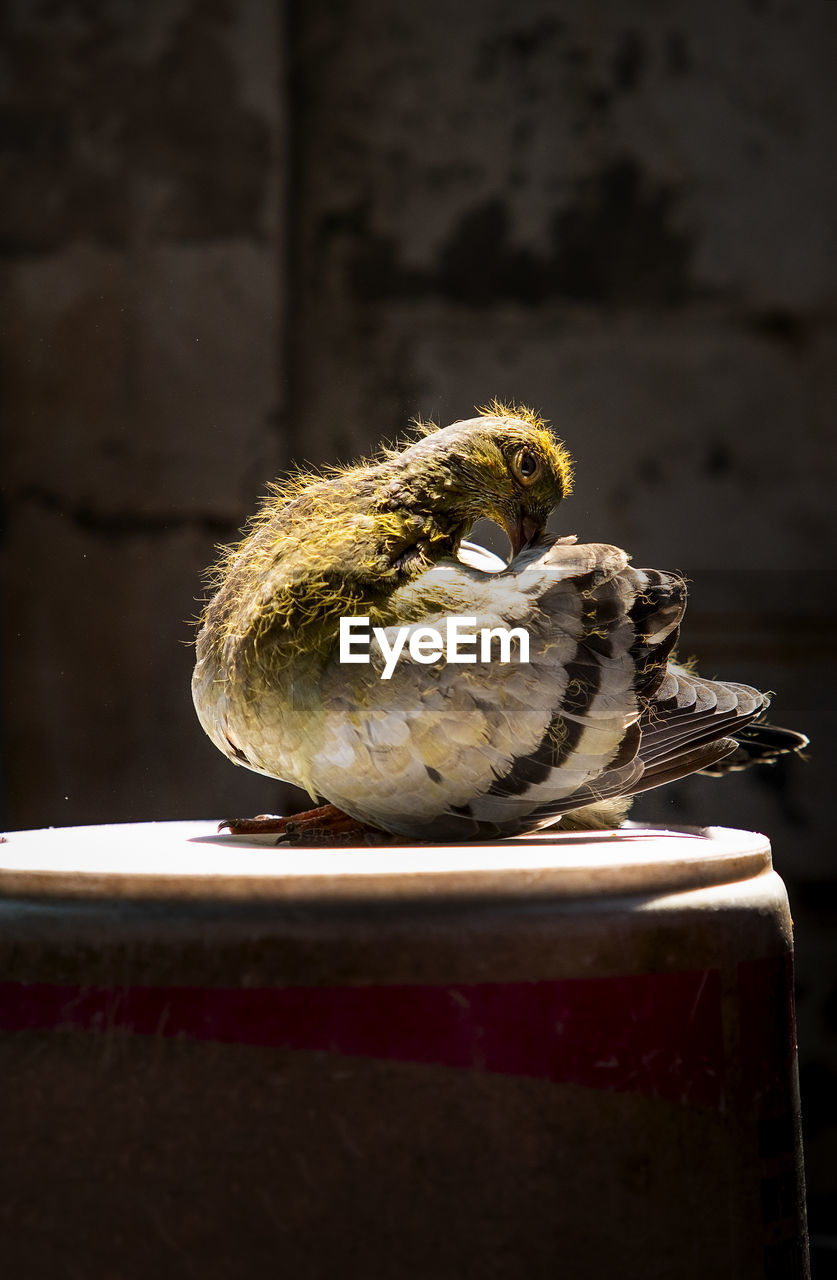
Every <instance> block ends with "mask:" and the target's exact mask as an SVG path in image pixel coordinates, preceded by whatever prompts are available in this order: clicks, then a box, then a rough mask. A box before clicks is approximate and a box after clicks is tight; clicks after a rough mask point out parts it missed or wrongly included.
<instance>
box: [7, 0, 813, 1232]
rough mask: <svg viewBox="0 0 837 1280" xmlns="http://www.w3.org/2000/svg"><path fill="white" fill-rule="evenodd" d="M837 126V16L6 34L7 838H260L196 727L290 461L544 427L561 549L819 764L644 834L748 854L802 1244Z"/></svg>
mask: <svg viewBox="0 0 837 1280" xmlns="http://www.w3.org/2000/svg"><path fill="white" fill-rule="evenodd" d="M835 86H837V5H834V4H828V3H820V4H816V5H810V4H806V3H803V0H750V3H745V2H744V0H735V2H734V3H731V4H727V3H720V2H719V0H713V2H712V3H709V4H704V5H695V4H693V3H691V2H690V0H637V3H636V4H634V5H631V6H628V7H626V6H625V5H624V4H620V3H617V0H600V3H598V4H595V5H588V4H585V3H583V2H582V0H565V2H563V3H562V2H560V0H552V2H548V0H519V2H518V3H517V4H516V5H513V6H510V5H508V4H507V3H505V0H480V2H475V0H463V2H462V3H459V4H450V3H445V4H442V3H440V2H439V0H424V3H421V4H415V3H412V0H389V2H387V0H307V2H306V3H305V4H292V3H286V4H278V3H270V0H150V2H148V3H144V4H141V3H139V0H134V2H129V0H118V2H115V3H109V4H105V3H104V2H102V3H97V2H96V0H93V2H92V3H82V0H67V2H66V3H63V4H46V3H33V4H23V3H20V4H17V5H15V4H9V5H6V6H4V7H3V8H2V9H0V98H1V99H2V104H1V105H0V125H1V126H2V135H1V137H2V146H3V154H2V161H0V164H2V169H0V174H2V190H3V198H2V201H0V251H2V256H0V308H2V318H1V321H0V322H1V323H2V329H1V330H0V344H1V345H2V381H1V382H0V414H2V426H1V427H0V430H1V431H2V470H0V483H2V490H3V498H4V503H5V508H6V521H5V529H6V531H5V540H4V543H3V547H2V553H1V554H2V565H3V573H4V583H5V585H4V589H3V604H2V626H3V632H2V650H0V662H2V674H3V682H4V701H3V722H2V735H3V751H2V760H3V771H4V789H5V810H6V817H5V822H6V824H7V825H9V826H41V825H46V824H50V823H56V824H64V823H79V822H95V821H104V820H130V819H142V818H175V817H191V816H196V815H205V814H224V813H229V812H235V811H239V810H243V811H254V810H262V809H266V808H274V807H278V806H280V805H281V804H283V803H288V802H289V797H288V795H287V794H286V793H284V792H283V790H282V789H281V788H280V787H278V786H275V785H274V784H271V783H270V782H268V781H267V780H262V779H258V778H256V777H255V776H251V775H248V774H246V773H245V772H244V771H243V770H236V769H234V768H233V767H232V766H230V765H229V764H228V763H227V762H226V761H224V760H223V759H222V758H221V757H220V756H219V755H218V753H217V752H216V751H215V750H214V748H212V747H211V745H210V744H209V743H208V741H207V740H206V739H205V738H204V737H203V734H202V733H201V731H200V729H199V727H198V725H197V722H196V720H195V719H194V716H193V713H192V709H191V703H190V698H189V689H188V683H189V673H190V668H191V656H190V652H189V649H188V642H189V640H190V635H191V630H190V625H189V619H190V618H191V617H193V616H194V614H195V612H196V610H197V608H198V604H197V597H199V595H200V580H199V572H200V570H201V569H202V568H203V567H204V566H205V565H206V564H208V563H209V562H210V560H211V559H212V557H213V545H214V544H215V543H216V542H218V541H223V540H228V539H230V538H231V537H232V536H234V534H235V531H236V529H237V528H238V527H239V526H240V524H241V522H242V521H243V519H244V518H245V516H246V515H247V514H248V513H249V512H250V511H251V510H252V509H253V506H254V503H255V499H256V497H257V495H258V494H259V493H260V491H261V490H262V487H263V484H264V481H265V480H266V479H267V478H269V477H270V476H271V475H272V474H274V473H275V472H276V471H277V470H279V469H280V468H281V467H282V466H284V465H286V464H287V463H288V462H289V461H290V460H291V459H293V458H296V459H298V460H303V459H305V458H309V459H311V460H313V461H320V460H324V459H327V460H333V459H334V458H335V457H341V458H346V457H350V456H352V455H353V454H354V453H356V452H357V451H362V450H366V449H368V448H370V447H371V446H373V445H374V444H375V443H376V442H377V441H378V439H379V438H380V436H381V435H384V434H386V435H392V434H394V433H396V432H397V431H398V430H399V429H400V428H401V427H403V426H404V425H405V424H406V422H407V420H408V419H409V418H410V417H411V416H412V415H414V414H416V413H421V414H423V415H425V416H431V417H434V418H436V420H438V421H442V422H447V421H450V420H452V419H454V418H457V417H462V416H466V415H468V414H469V413H470V412H471V410H472V408H473V406H474V405H475V404H480V403H484V402H485V401H487V400H489V399H490V398H491V397H493V396H495V395H497V396H499V397H501V398H508V399H510V400H520V401H523V402H525V403H529V404H532V405H534V406H535V407H537V408H540V409H541V410H542V411H543V412H544V413H545V414H546V416H548V417H549V418H550V419H551V420H552V421H553V423H554V424H555V426H556V429H557V431H558V432H559V434H560V435H562V436H563V437H564V439H565V440H566V442H567V444H568V445H569V447H570V449H571V451H572V452H573V454H574V456H575V458H576V459H577V485H576V494H575V496H573V498H572V499H571V500H570V501H568V502H567V503H566V505H565V507H564V508H563V509H562V510H561V511H560V512H559V514H558V516H557V517H556V519H557V527H559V528H561V529H563V530H564V531H574V532H577V533H579V534H580V535H581V536H583V537H593V538H597V539H605V540H609V541H613V542H616V543H619V544H621V545H624V546H626V547H627V548H628V549H629V550H631V551H632V553H633V555H634V558H635V561H636V562H637V563H640V564H652V565H658V566H660V567H667V568H668V567H670V568H676V569H680V570H682V571H684V572H685V573H686V574H687V575H688V576H689V577H690V578H691V580H692V605H691V608H690V614H689V620H688V625H687V627H686V630H685V635H684V642H683V646H682V647H683V650H684V651H685V652H686V653H691V652H694V653H696V654H698V655H699V656H700V658H701V661H702V668H703V669H704V670H705V671H706V672H707V673H709V674H722V675H729V676H732V677H737V678H741V679H746V680H752V681H754V682H756V683H759V684H761V685H762V687H767V688H771V689H774V690H775V691H776V695H777V696H776V700H775V704H774V713H775V714H774V718H775V719H776V721H777V722H779V723H787V724H790V725H793V726H795V727H798V728H802V729H805V730H806V731H808V732H809V733H810V734H811V736H812V739H813V746H812V749H811V755H810V762H809V763H808V764H807V765H803V764H801V763H800V762H798V761H792V762H789V763H788V764H786V765H783V766H781V767H777V768H776V769H774V770H771V771H766V772H762V773H761V774H759V775H756V774H753V775H748V776H740V777H735V778H732V779H728V780H726V781H725V782H723V783H716V782H712V781H710V780H695V781H694V782H690V783H689V784H684V785H683V786H681V787H678V788H677V789H672V790H671V791H668V792H665V793H661V794H660V795H659V796H653V795H652V796H650V797H648V798H647V800H646V801H644V802H643V805H642V806H641V807H639V808H638V810H637V816H640V817H642V816H644V817H647V818H648V819H649V820H650V819H654V820H662V821H680V822H690V823H709V822H724V823H727V824H730V825H737V826H745V827H747V826H751V827H756V828H760V829H763V830H766V831H767V832H768V834H769V835H770V836H771V838H772V840H773V843H774V849H775V854H776V861H777V865H778V867H779V869H780V871H781V872H782V873H783V875H784V876H785V878H786V880H787V881H788V884H789V887H790V890H791V898H792V905H793V906H794V910H795V916H796V919H797V929H798V952H799V967H800V998H799V1014H800V1034H801V1037H802V1043H803V1073H804V1079H805V1081H806V1090H807V1097H808V1100H809V1101H808V1106H807V1113H808V1123H809V1133H808V1159H809V1176H810V1180H811V1185H812V1211H813V1212H812V1216H813V1219H814V1222H815V1226H817V1229H818V1230H819V1231H820V1232H821V1233H822V1232H824V1231H826V1227H825V1226H824V1225H823V1224H824V1223H826V1219H827V1216H828V1213H830V1211H831V1207H832V1205H833V1204H835V1203H837V1112H835V1108H834V1103H833V1098H834V1097H835V1096H837V1029H835V1023H837V975H835V970H836V969H837V961H835V955H834V946H833V931H834V928H835V925H837V870H835V861H834V852H833V850H834V839H833V835H832V824H831V821H830V819H829V817H828V810H827V804H826V801H827V797H829V796H830V790H831V786H832V777H833V773H834V766H835V742H837V695H835V692H834V689H835V674H837V672H836V671H835V666H836V665H837V664H835V659H834V650H835V635H836V634H837V627H835V611H836V609H835V588H836V587H837V574H835V563H837V561H836V560H835V551H837V548H835V532H834V530H835V522H834V493H835V481H836V480H837V475H835V472H837V466H835V459H836V458H837V443H835V408H836V407H837V330H835V317H836V316H837V312H835V294H836V291H837V252H835V250H837V164H835V156H837V104H836V103H835V95H836V94H837V89H836V88H835ZM290 802H293V801H290ZM831 1230H832V1234H834V1235H835V1236H837V1228H835V1227H833V1225H832V1228H831Z"/></svg>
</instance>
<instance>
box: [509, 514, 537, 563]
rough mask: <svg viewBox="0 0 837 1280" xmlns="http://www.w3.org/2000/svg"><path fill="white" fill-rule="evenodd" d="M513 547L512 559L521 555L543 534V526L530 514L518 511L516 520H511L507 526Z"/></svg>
mask: <svg viewBox="0 0 837 1280" xmlns="http://www.w3.org/2000/svg"><path fill="white" fill-rule="evenodd" d="M505 528H506V533H507V534H508V539H509V542H510V543H511V547H512V559H514V557H515V556H517V555H520V552H521V551H522V550H523V549H524V547H528V545H529V543H530V542H532V541H533V540H534V539H535V538H537V537H538V535H539V534H541V533H543V528H544V527H543V524H542V523H541V521H540V520H537V519H536V518H535V517H534V516H531V515H529V514H528V512H524V511H518V513H517V519H516V520H509V521H508V523H507V524H506V526H505Z"/></svg>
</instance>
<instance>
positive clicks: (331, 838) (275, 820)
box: [218, 804, 392, 845]
mask: <svg viewBox="0 0 837 1280" xmlns="http://www.w3.org/2000/svg"><path fill="white" fill-rule="evenodd" d="M218 830H219V832H220V831H224V830H226V831H229V833H230V835H234V836H253V835H275V836H276V837H277V839H276V843H277V844H308V845H335V844H366V845H371V844H387V843H388V842H389V841H390V840H391V839H392V837H391V836H389V835H387V833H386V832H385V831H381V830H379V829H378V828H377V827H370V826H367V824H366V823H365V822H359V821H358V820H357V818H351V817H350V816H349V814H347V813H344V812H343V810H342V809H338V808H337V807H336V806H335V805H333V804H325V805H321V806H320V807H319V808H317V809H306V810H305V812H304V813H295V814H292V815H291V816H289V817H286V818H281V817H279V816H278V815H277V814H273V813H260V814H258V815H257V816H256V817H255V818H226V819H225V820H224V821H223V822H221V823H220V824H219V826H218Z"/></svg>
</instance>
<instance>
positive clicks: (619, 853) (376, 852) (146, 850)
mask: <svg viewBox="0 0 837 1280" xmlns="http://www.w3.org/2000/svg"><path fill="white" fill-rule="evenodd" d="M217 826H218V823H217V821H214V820H213V821H202V820H195V821H193V822H141V823H125V824H114V825H102V826H85V827H49V828H46V829H43V830H34V831H11V832H7V833H6V836H5V840H4V842H3V843H0V898H7V899H8V898H11V897H20V896H27V897H29V896H35V897H47V898H53V897H54V898H66V897H68V896H70V897H74V898H79V897H81V898H84V897H90V898H95V899H101V898H102V897H103V896H113V897H117V898H183V897H185V898H204V899H219V898H220V899H223V898H232V899H236V900H239V901H240V900H241V899H243V898H252V899H261V900H264V899H266V898H268V899H269V898H275V899H279V900H300V899H303V900H310V899H312V898H314V899H316V898H322V899H356V900H357V899H369V898H381V897H387V896H391V897H393V898H397V899H402V900H403V899H409V898H427V897H448V896H452V897H473V896H478V897H482V896H488V897H494V896H503V897H506V896H513V897H544V896H546V897H556V896H558V897H580V896H584V897H586V896H589V895H592V894H596V895H598V894H606V893H615V894H631V893H633V894H635V893H647V892H652V891H653V892H665V891H671V892H675V891H681V890H684V889H691V888H699V887H702V886H706V885H712V884H721V883H731V882H734V881H737V880H745V879H748V878H750V877H752V876H756V875H758V874H760V873H761V872H763V871H769V870H770V869H771V865H772V864H771V856H770V844H769V842H768V840H767V838H766V837H765V836H763V835H760V834H758V833H756V832H752V831H739V830H735V829H733V828H729V827H705V828H679V829H671V828H662V827H645V826H639V825H635V824H630V823H628V824H626V825H625V826H624V827H622V828H620V829H618V830H615V831H596V832H586V831H583V832H565V833H561V832H560V831H546V832H542V833H538V834H535V835H529V836H524V837H518V838H515V839H510V840H498V841H495V842H480V843H470V844H468V843H463V844H448V845H440V844H433V845H430V844H416V845H404V844H401V845H378V846H366V845H339V846H335V847H330V848H326V847H315V846H294V845H287V844H281V845H277V844H276V843H275V837H274V836H232V835H230V834H229V833H220V834H219V833H218V830H217Z"/></svg>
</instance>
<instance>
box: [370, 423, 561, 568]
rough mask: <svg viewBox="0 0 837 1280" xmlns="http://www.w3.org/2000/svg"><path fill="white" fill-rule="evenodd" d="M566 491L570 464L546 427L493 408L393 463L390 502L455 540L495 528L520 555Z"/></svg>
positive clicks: (434, 434) (433, 434)
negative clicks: (430, 520)
mask: <svg viewBox="0 0 837 1280" xmlns="http://www.w3.org/2000/svg"><path fill="white" fill-rule="evenodd" d="M571 487H572V463H571V460H570V456H569V454H568V453H567V451H566V449H565V448H564V446H563V445H562V444H561V443H560V442H559V441H558V440H556V439H555V437H554V436H553V435H552V433H551V432H550V431H549V430H548V429H547V427H546V424H545V423H544V422H543V420H542V419H541V418H539V417H538V416H537V415H536V414H534V413H532V412H531V411H530V410H528V409H523V408H518V407H515V408H509V407H507V406H505V405H502V404H499V403H498V402H497V401H495V402H494V403H493V404H492V405H491V406H490V407H488V408H486V409H484V410H482V411H481V413H480V415H479V417H476V418H469V419H468V420H467V421H464V422H454V423H453V424H452V425H451V426H449V427H444V428H442V429H441V430H436V429H432V430H430V431H429V432H428V434H427V435H426V436H425V437H424V438H423V439H421V440H419V441H417V442H416V443H415V444H414V445H412V446H410V447H409V448H407V449H405V450H404V451H403V452H402V453H401V454H400V455H398V467H397V471H396V476H395V479H394V482H393V484H392V486H391V491H392V498H393V500H394V501H395V502H399V503H402V504H403V505H404V506H406V507H408V508H412V509H413V510H417V509H420V508H426V509H427V510H428V511H429V512H432V513H433V514H434V517H435V518H436V519H440V520H442V521H445V522H446V523H447V525H448V527H449V528H450V530H451V532H452V533H453V535H454V537H455V538H456V540H458V539H459V538H460V537H462V536H464V534H465V533H467V531H468V529H469V528H470V526H471V525H472V524H473V523H474V521H475V520H478V519H480V518H482V517H487V518H488V519H490V520H495V521H496V522H497V524H499V525H501V526H502V527H503V529H505V531H506V534H507V535H508V538H509V542H510V543H511V547H512V554H513V555H517V554H518V552H520V551H521V550H522V549H523V548H524V547H525V546H527V545H528V544H529V543H530V542H532V541H533V540H534V539H535V538H537V537H538V536H539V535H540V534H542V533H543V531H544V528H545V526H546V522H547V519H548V517H549V514H550V512H551V511H552V510H553V508H554V507H556V506H557V505H558V503H559V502H560V501H561V499H562V498H564V497H565V496H566V495H567V494H568V493H569V492H570V489H571Z"/></svg>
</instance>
